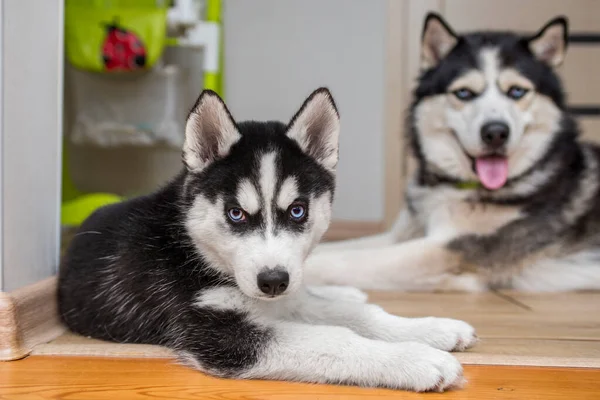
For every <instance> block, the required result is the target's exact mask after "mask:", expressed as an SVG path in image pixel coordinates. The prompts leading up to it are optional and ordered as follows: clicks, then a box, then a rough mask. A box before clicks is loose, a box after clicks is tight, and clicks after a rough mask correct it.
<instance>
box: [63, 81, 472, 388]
mask: <svg viewBox="0 0 600 400" xmlns="http://www.w3.org/2000/svg"><path fill="white" fill-rule="evenodd" d="M338 134H339V117H338V112H337V109H336V106H335V104H334V101H333V99H332V97H331V95H330V93H329V91H327V90H326V89H319V90H317V91H315V92H314V93H313V94H311V96H310V97H309V98H308V99H307V100H306V101H305V102H304V104H303V105H302V107H301V108H300V110H299V111H298V112H297V114H296V115H295V116H294V117H293V118H292V120H291V122H290V123H289V124H287V125H286V124H282V123H279V122H254V121H250V122H241V123H236V122H235V121H234V120H233V118H232V116H231V114H230V113H229V111H228V110H227V108H226V106H225V104H224V103H223V102H222V101H221V99H220V98H219V97H218V96H217V95H216V94H215V93H213V92H211V91H205V92H203V93H202V94H201V95H200V97H199V99H198V101H197V103H196V105H195V106H194V108H193V110H192V112H191V113H190V114H189V118H188V121H187V124H186V130H185V144H184V148H183V160H184V164H185V167H184V168H183V170H182V172H181V173H180V174H179V175H178V176H177V177H175V178H174V179H173V180H172V181H171V182H170V183H168V184H167V185H166V186H165V187H163V188H162V189H160V190H158V191H156V192H155V193H153V194H150V195H148V196H145V197H140V198H136V199H132V200H129V201H125V202H123V203H120V204H116V205H111V206H107V207H105V208H102V209H100V210H98V211H97V212H96V213H94V214H93V215H92V216H91V217H90V218H89V219H88V220H87V221H86V222H85V223H84V224H83V226H82V227H81V232H80V233H79V234H78V235H77V236H76V237H75V238H74V239H73V241H72V243H71V244H70V247H69V249H68V252H67V254H66V256H65V258H64V264H63V266H62V268H61V274H60V282H59V293H58V296H59V307H60V313H61V315H62V318H63V320H64V322H65V323H66V325H67V326H68V327H69V328H70V329H71V330H73V331H74V332H77V333H79V334H82V335H86V336H92V337H95V338H99V339H105V340H110V341H117V342H129V343H152V344H159V345H164V346H168V347H170V348H172V349H173V350H175V351H176V352H177V353H178V354H179V355H180V357H181V359H182V360H183V361H185V362H186V363H187V364H188V365H190V366H192V367H194V368H197V369H199V370H201V371H204V372H207V373H210V374H214V375H217V376H222V377H232V378H264V379H285V380H295V381H306V382H329V383H345V384H357V385H364V386H381V387H390V388H403V389H410V390H416V391H425V390H444V389H447V388H449V387H453V386H455V385H458V384H460V383H461V381H462V367H461V365H460V364H459V363H458V361H457V360H456V358H454V357H453V356H452V355H451V354H449V353H448V352H446V351H449V350H464V349H466V348H468V347H470V346H471V345H473V344H474V343H475V341H476V338H475V335H474V330H473V328H472V327H471V326H469V325H468V324H466V323H464V322H462V321H456V320H450V319H437V318H420V319H406V318H400V317H396V316H393V315H390V314H387V313H386V312H384V311H383V310H382V309H381V308H379V307H377V306H374V305H369V304H366V303H365V297H364V295H363V294H362V293H361V292H359V291H358V290H356V289H353V288H344V287H313V288H306V287H304V286H303V285H302V276H303V265H304V262H305V259H306V257H307V256H308V254H309V252H310V251H311V250H312V249H313V247H314V246H315V245H316V244H317V243H318V242H319V240H320V239H321V236H322V235H323V233H324V232H325V230H326V229H327V227H328V225H329V220H330V214H331V202H332V197H333V193H334V184H335V170H336V165H337V162H338Z"/></svg>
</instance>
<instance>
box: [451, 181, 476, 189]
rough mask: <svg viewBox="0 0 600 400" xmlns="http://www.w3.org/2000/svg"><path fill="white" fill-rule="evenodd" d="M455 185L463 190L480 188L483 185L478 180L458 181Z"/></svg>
mask: <svg viewBox="0 0 600 400" xmlns="http://www.w3.org/2000/svg"><path fill="white" fill-rule="evenodd" d="M454 187H455V188H457V189H461V190H469V189H479V188H480V187H481V183H479V182H478V181H466V182H456V183H455V184H454Z"/></svg>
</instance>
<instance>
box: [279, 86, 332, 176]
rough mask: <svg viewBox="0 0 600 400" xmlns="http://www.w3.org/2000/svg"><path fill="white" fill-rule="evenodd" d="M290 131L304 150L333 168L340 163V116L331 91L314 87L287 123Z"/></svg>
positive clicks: (323, 164)
mask: <svg viewBox="0 0 600 400" xmlns="http://www.w3.org/2000/svg"><path fill="white" fill-rule="evenodd" d="M287 135H288V137H289V138H291V139H293V140H295V141H296V142H297V143H298V144H299V145H300V148H301V149H302V151H304V152H305V153H306V154H308V155H309V156H311V157H312V158H314V159H315V160H316V161H317V162H318V163H319V164H321V165H322V166H324V167H325V168H326V169H328V170H330V171H335V169H336V167H337V163H338V149H339V135H340V116H339V114H338V111H337V108H336V106H335V102H334V101H333V97H332V96H331V93H330V92H329V90H327V89H326V88H320V89H317V90H315V91H314V92H313V93H312V94H311V95H310V96H309V97H308V98H307V99H306V100H305V101H304V104H302V107H300V110H299V111H298V112H297V113H296V115H294V117H293V118H292V120H291V121H290V123H289V125H288V130H287Z"/></svg>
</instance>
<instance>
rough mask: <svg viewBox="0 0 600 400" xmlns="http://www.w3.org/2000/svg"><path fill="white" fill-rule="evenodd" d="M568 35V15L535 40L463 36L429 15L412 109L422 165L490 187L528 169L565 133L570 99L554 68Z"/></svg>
mask: <svg viewBox="0 0 600 400" xmlns="http://www.w3.org/2000/svg"><path fill="white" fill-rule="evenodd" d="M566 37H567V23H566V20H565V19H564V18H557V19H555V20H552V21H551V22H549V23H548V24H546V25H545V26H544V27H543V28H542V29H541V30H540V31H539V33H538V34H536V35H535V36H533V37H520V36H517V35H513V34H509V33H496V32H488V33H473V34H468V35H464V36H459V35H456V34H455V33H454V32H453V31H452V29H451V28H450V27H449V26H448V25H447V24H446V23H445V22H444V21H443V20H442V19H441V18H440V17H439V16H437V15H435V14H430V15H429V16H428V17H427V19H426V20H425V25H424V30H423V43H422V54H421V64H422V75H421V77H420V79H419V84H418V88H417V89H416V92H415V102H414V104H413V109H412V118H413V120H412V123H413V134H414V135H415V137H414V139H415V140H416V143H417V145H418V146H419V153H420V156H421V157H422V158H423V160H421V161H422V162H424V163H426V164H427V165H428V167H429V168H430V169H431V170H433V172H435V173H439V174H442V175H446V176H449V177H450V178H452V179H457V180H464V181H470V180H477V181H479V182H481V184H482V185H483V186H484V187H486V188H487V189H489V190H496V189H499V188H501V187H503V186H504V185H505V183H506V182H507V180H508V179H511V178H515V177H518V176H519V175H521V174H523V173H524V172H526V171H527V170H529V169H530V168H531V167H532V166H533V165H534V164H535V163H536V162H538V161H539V160H540V159H541V158H542V157H543V156H544V155H545V153H546V152H547V151H548V149H549V145H550V143H551V142H552V140H553V138H554V136H555V135H556V134H557V133H558V132H559V129H560V123H561V119H562V111H563V107H564V104H563V101H564V100H563V94H562V89H561V85H560V81H559V79H558V78H557V76H556V74H555V72H554V68H555V67H557V66H558V65H560V64H561V63H562V61H563V59H564V55H565V51H566V46H567V41H566Z"/></svg>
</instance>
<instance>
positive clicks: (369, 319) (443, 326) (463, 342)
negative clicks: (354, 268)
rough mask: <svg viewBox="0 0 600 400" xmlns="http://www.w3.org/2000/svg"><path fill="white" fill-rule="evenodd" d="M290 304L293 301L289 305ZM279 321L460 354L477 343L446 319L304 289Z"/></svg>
mask: <svg viewBox="0 0 600 400" xmlns="http://www.w3.org/2000/svg"><path fill="white" fill-rule="evenodd" d="M292 300H293V301H292ZM287 303H288V304H287V305H286V310H285V311H286V312H285V314H284V313H281V314H282V317H284V318H285V317H286V316H287V317H288V318H292V319H295V320H296V321H301V322H306V323H309V324H323V325H337V326H344V327H347V328H350V329H352V330H353V331H354V332H356V333H358V334H359V335H361V336H364V337H367V338H370V339H375V340H383V341H388V342H407V341H410V342H412V341H414V342H421V343H425V344H428V345H430V346H433V347H435V348H437V349H440V350H445V351H463V350H466V349H468V348H470V347H472V346H473V345H474V344H475V343H476V342H477V336H476V335H475V329H474V328H473V327H472V326H471V325H469V324H467V323H466V322H463V321H459V320H455V319H448V318H402V317H398V316H395V315H392V314H389V313H387V312H386V311H385V310H383V309H382V308H381V307H379V306H376V305H374V304H364V303H356V302H351V301H344V300H332V299H330V298H327V297H324V296H323V295H322V289H321V288H318V290H317V291H316V290H315V288H314V287H308V288H306V290H305V291H304V292H303V293H300V294H298V295H297V296H295V297H294V298H293V299H290V300H288V302H287Z"/></svg>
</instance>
